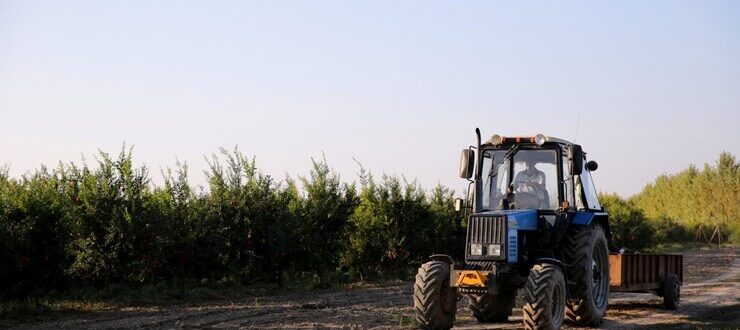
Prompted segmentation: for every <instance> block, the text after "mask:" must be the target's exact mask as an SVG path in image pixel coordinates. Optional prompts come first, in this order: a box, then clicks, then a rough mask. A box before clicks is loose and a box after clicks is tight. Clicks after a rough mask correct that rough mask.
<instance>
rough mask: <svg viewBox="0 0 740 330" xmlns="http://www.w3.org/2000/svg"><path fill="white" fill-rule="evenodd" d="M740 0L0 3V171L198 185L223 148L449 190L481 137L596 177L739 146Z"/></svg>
mask: <svg viewBox="0 0 740 330" xmlns="http://www.w3.org/2000/svg"><path fill="white" fill-rule="evenodd" d="M738 124H740V2H738V1H613V2H601V1H599V2H593V1H565V2H554V1H550V2H527V3H522V2H518V1H512V2H503V1H199V2H195V1H64V2H60V1H33V0H23V1H9V0H0V164H5V165H6V166H8V167H9V169H10V173H11V175H13V176H17V177H18V176H21V175H23V174H25V173H29V172H31V171H33V170H34V169H37V168H39V167H40V166H41V164H46V165H49V166H54V165H56V164H57V163H58V162H59V161H60V160H61V161H64V162H70V161H74V162H76V163H80V162H81V160H82V159H83V157H84V158H85V159H87V160H88V162H91V160H93V159H94V156H95V154H96V153H97V151H98V150H103V151H106V152H110V153H114V154H115V153H117V152H119V151H120V150H121V147H122V145H123V144H124V143H125V144H126V145H127V146H133V148H134V158H135V162H136V163H138V164H142V163H143V164H147V165H148V166H150V167H151V168H152V170H151V174H152V178H153V182H154V183H161V182H162V177H161V175H160V170H161V169H164V168H167V167H171V166H173V165H174V164H175V162H176V161H177V160H180V161H184V162H187V163H188V164H189V167H190V169H191V173H190V175H191V181H192V182H193V183H194V184H199V185H204V184H205V182H206V179H205V176H204V175H203V169H205V168H206V166H207V163H206V160H205V158H206V157H207V156H209V155H211V154H212V153H214V152H218V150H219V147H225V148H227V149H232V148H234V147H235V146H237V145H238V147H239V149H240V150H241V151H243V152H244V153H245V154H247V155H249V156H254V157H255V158H256V161H257V165H258V167H259V168H260V169H261V170H262V171H263V172H265V173H267V174H270V175H273V176H275V177H277V178H284V177H285V176H286V175H290V176H291V177H293V178H296V177H298V176H305V175H307V174H308V170H309V168H310V165H311V158H312V157H313V158H319V159H320V158H321V157H325V158H326V160H327V162H328V163H329V165H330V166H331V167H332V168H333V169H334V170H335V171H336V172H338V173H339V174H340V175H341V177H342V180H344V181H354V180H357V175H356V173H357V172H358V171H359V166H358V164H357V162H359V163H361V164H362V166H363V167H365V168H366V169H368V170H370V171H372V172H373V173H374V174H375V175H376V176H379V175H382V174H383V173H385V174H389V175H399V176H400V175H403V176H405V177H406V178H407V179H409V180H412V179H417V180H418V182H419V183H420V184H421V185H422V186H424V187H426V188H432V187H433V186H435V185H436V184H438V183H441V184H443V185H445V186H448V187H451V188H453V189H455V190H456V191H457V192H458V194H459V193H460V192H461V191H463V190H464V188H465V187H466V186H467V184H466V182H465V180H462V179H459V178H458V176H457V171H458V166H459V157H460V150H461V149H463V148H466V147H467V146H469V145H471V144H474V143H475V135H474V130H475V128H476V127H479V128H480V129H481V131H482V132H483V136H484V140H485V139H487V138H488V137H489V136H491V135H493V134H496V133H498V134H501V135H534V134H537V133H543V134H545V135H549V136H555V137H560V138H564V139H568V140H575V141H576V142H577V143H579V144H581V145H582V146H583V148H584V151H586V152H587V153H588V157H589V159H592V160H596V161H597V162H598V163H599V169H598V171H596V172H595V173H594V181H595V184H596V186H597V189H598V190H600V191H603V192H616V193H619V194H621V195H623V196H630V195H632V194H635V193H638V192H639V191H640V190H641V189H642V188H643V187H644V185H645V184H647V183H648V182H651V181H652V180H654V179H655V177H656V176H658V175H660V174H663V173H675V172H677V171H680V170H682V169H684V168H686V167H687V166H688V165H689V164H692V163H693V164H697V165H699V166H703V164H704V163H710V164H713V163H714V162H715V161H716V160H717V159H718V156H719V154H720V152H722V151H729V152H731V153H733V154H734V155H735V156H740V129H738V128H737V126H738Z"/></svg>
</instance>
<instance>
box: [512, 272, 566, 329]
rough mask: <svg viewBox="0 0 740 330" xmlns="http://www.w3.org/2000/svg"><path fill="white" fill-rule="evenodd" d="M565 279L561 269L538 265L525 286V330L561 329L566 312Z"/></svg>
mask: <svg viewBox="0 0 740 330" xmlns="http://www.w3.org/2000/svg"><path fill="white" fill-rule="evenodd" d="M565 296H566V293H565V277H564V276H563V271H562V270H561V269H560V267H558V266H555V265H551V264H536V265H534V267H532V269H531V270H530V271H529V278H528V279H527V284H526V285H525V286H524V307H522V314H524V329H528V330H551V329H560V326H561V325H562V324H563V314H564V312H565Z"/></svg>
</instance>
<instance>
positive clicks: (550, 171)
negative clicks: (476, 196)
mask: <svg viewBox="0 0 740 330" xmlns="http://www.w3.org/2000/svg"><path fill="white" fill-rule="evenodd" d="M481 165H482V166H481V181H482V187H481V188H482V189H481V190H480V192H481V193H482V196H481V197H482V198H481V200H480V201H481V203H482V205H481V206H482V208H483V209H488V210H498V209H503V208H506V207H507V206H508V207H509V208H517V209H556V208H557V207H558V186H557V180H558V176H557V173H558V172H557V152H556V151H555V150H552V149H532V150H530V149H518V150H517V149H510V150H486V151H484V152H483V159H482V162H481ZM504 199H506V202H508V205H507V203H505V202H504Z"/></svg>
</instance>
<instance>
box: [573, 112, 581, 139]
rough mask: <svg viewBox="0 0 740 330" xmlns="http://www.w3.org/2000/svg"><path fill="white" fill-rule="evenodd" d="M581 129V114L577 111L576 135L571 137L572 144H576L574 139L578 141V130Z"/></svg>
mask: <svg viewBox="0 0 740 330" xmlns="http://www.w3.org/2000/svg"><path fill="white" fill-rule="evenodd" d="M579 128H581V112H580V111H578V121H576V133H575V135H574V136H573V143H576V139H578V129H579Z"/></svg>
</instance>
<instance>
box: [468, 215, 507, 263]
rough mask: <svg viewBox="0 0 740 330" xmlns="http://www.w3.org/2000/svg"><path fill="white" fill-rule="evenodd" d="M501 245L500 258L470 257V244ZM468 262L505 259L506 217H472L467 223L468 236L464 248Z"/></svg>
mask: <svg viewBox="0 0 740 330" xmlns="http://www.w3.org/2000/svg"><path fill="white" fill-rule="evenodd" d="M471 243H482V244H501V245H502V249H501V256H500V257H492V256H471V255H470V244H471ZM465 256H466V257H467V259H468V260H504V259H506V217H504V216H487V217H486V216H472V217H470V221H468V236H467V244H466V248H465Z"/></svg>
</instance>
